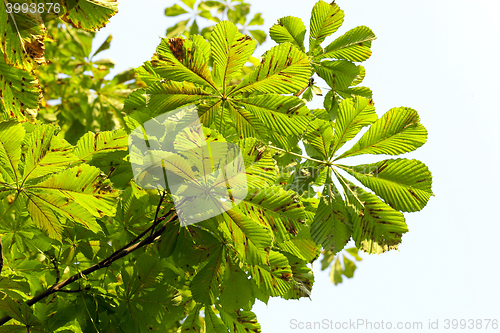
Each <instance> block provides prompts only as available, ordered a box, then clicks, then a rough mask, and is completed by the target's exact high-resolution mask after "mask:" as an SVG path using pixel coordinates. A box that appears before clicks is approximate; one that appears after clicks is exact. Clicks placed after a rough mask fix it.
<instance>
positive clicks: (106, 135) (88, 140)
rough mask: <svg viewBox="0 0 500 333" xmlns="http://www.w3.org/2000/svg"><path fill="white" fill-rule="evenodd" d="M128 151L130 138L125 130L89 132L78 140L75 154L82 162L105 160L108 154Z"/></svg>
mask: <svg viewBox="0 0 500 333" xmlns="http://www.w3.org/2000/svg"><path fill="white" fill-rule="evenodd" d="M127 150H128V136H127V133H126V132H125V130H123V129H119V130H115V131H104V132H99V133H92V132H88V133H86V134H85V135H84V136H82V137H81V139H80V140H78V142H77V144H76V147H75V150H74V154H75V155H76V156H77V157H78V159H79V161H82V162H91V161H93V162H95V161H99V160H103V159H105V158H106V157H107V156H108V154H110V153H113V152H117V151H127Z"/></svg>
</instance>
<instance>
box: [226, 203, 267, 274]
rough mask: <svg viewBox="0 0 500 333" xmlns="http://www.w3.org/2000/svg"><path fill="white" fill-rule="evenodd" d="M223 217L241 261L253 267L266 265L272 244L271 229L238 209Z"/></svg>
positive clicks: (229, 211) (231, 210) (228, 212)
mask: <svg viewBox="0 0 500 333" xmlns="http://www.w3.org/2000/svg"><path fill="white" fill-rule="evenodd" d="M223 217H224V221H225V222H226V225H227V228H228V231H229V233H230V234H229V235H228V236H229V237H230V238H231V239H232V240H233V243H234V246H235V248H236V250H237V251H238V254H239V255H240V257H241V259H243V260H244V261H246V262H248V263H249V264H251V265H260V264H263V263H265V262H266V260H267V256H268V253H269V250H270V247H271V244H272V238H271V232H270V231H269V229H267V228H266V227H265V226H263V225H262V224H260V223H258V222H257V221H255V220H253V219H251V218H250V217H248V216H246V215H245V214H243V213H242V212H241V210H239V209H237V208H234V209H230V210H228V211H227V212H225V213H224V214H223Z"/></svg>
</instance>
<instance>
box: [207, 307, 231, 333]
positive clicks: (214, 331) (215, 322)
mask: <svg viewBox="0 0 500 333" xmlns="http://www.w3.org/2000/svg"><path fill="white" fill-rule="evenodd" d="M205 331H206V333H227V332H228V330H227V328H226V325H225V324H224V322H223V321H222V319H220V318H219V317H217V315H216V314H215V312H214V310H213V309H212V307H211V306H206V307H205Z"/></svg>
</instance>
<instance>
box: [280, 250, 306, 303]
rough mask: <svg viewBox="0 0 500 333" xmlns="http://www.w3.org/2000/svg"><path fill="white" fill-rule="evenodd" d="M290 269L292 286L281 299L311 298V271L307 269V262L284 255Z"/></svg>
mask: <svg viewBox="0 0 500 333" xmlns="http://www.w3.org/2000/svg"><path fill="white" fill-rule="evenodd" d="M285 255H286V257H287V259H288V262H289V264H290V268H291V269H292V283H293V286H292V288H291V289H290V290H288V291H287V293H286V294H285V295H283V296H282V297H283V298H284V299H299V298H302V297H309V298H310V296H311V289H312V286H313V283H314V274H313V271H312V270H311V269H310V268H309V267H307V262H306V261H303V260H301V259H299V258H296V257H295V256H293V255H288V254H285Z"/></svg>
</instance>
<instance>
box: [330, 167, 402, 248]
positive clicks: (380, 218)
mask: <svg viewBox="0 0 500 333" xmlns="http://www.w3.org/2000/svg"><path fill="white" fill-rule="evenodd" d="M336 175H337V178H338V179H339V181H340V182H341V184H342V186H343V187H344V193H345V197H346V202H347V204H348V212H349V216H350V219H351V221H352V225H353V235H352V238H353V239H354V242H355V243H356V247H357V248H359V249H361V250H363V251H365V252H367V253H370V254H372V253H377V254H378V253H383V252H386V251H389V250H394V249H397V248H398V245H399V244H400V243H401V237H402V235H403V234H404V233H406V232H407V231H408V227H407V226H406V223H405V218H404V216H403V213H401V212H398V211H396V210H394V209H392V208H391V207H389V206H388V205H387V204H385V203H384V202H382V201H381V200H380V199H379V198H377V196H375V195H374V194H371V193H368V192H366V191H364V190H363V189H362V188H359V187H357V186H355V185H354V184H352V183H351V182H349V181H347V180H346V179H345V178H343V177H342V176H340V175H339V174H338V173H337V172H336Z"/></svg>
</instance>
